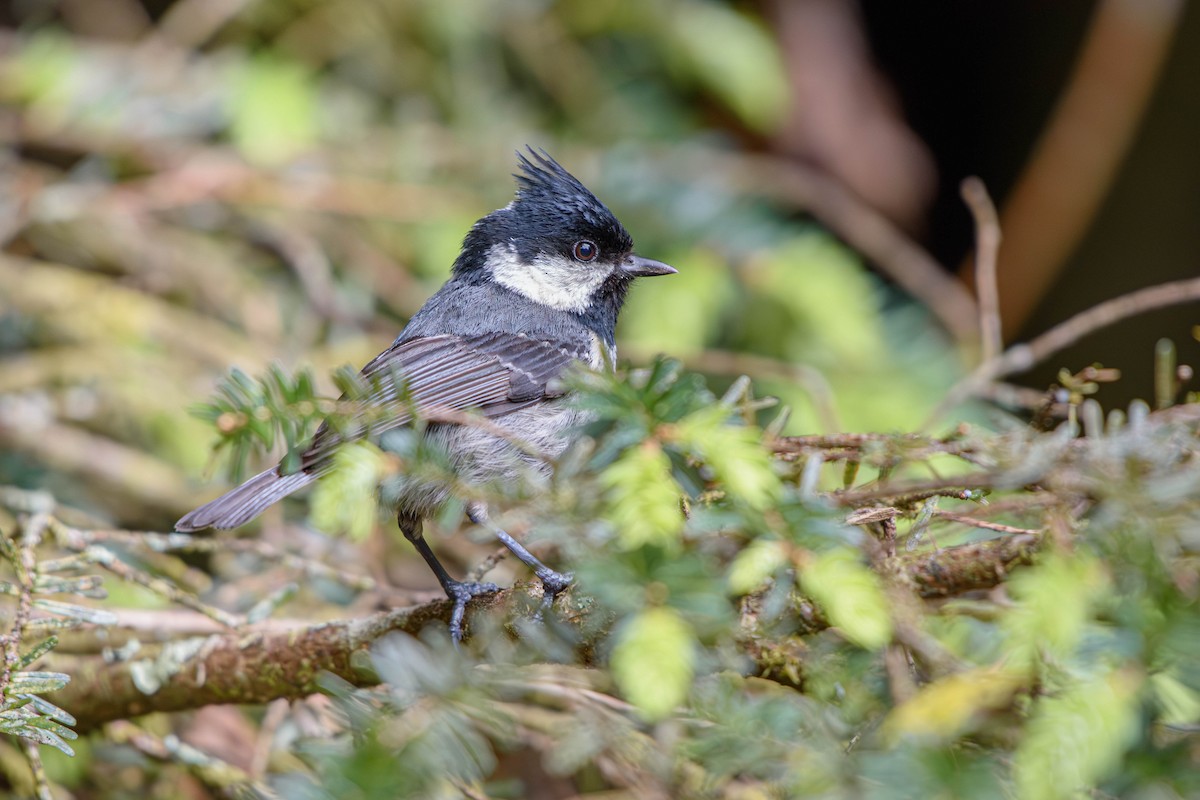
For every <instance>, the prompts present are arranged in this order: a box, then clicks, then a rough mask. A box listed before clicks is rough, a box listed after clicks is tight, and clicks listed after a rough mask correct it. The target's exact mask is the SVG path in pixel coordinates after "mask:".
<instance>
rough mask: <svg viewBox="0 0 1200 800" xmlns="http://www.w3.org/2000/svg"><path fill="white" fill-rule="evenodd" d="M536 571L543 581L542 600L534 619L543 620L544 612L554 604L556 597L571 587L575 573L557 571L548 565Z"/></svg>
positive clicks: (539, 578)
mask: <svg viewBox="0 0 1200 800" xmlns="http://www.w3.org/2000/svg"><path fill="white" fill-rule="evenodd" d="M534 573H535V574H536V575H537V576H538V580H540V581H541V582H542V602H541V604H540V605H539V606H538V610H537V613H535V614H534V615H533V619H534V621H536V622H541V621H542V614H543V613H544V612H545V611H546V609H548V608H550V607H551V606H552V605H554V600H555V598H557V597H558V596H559V595H560V594H562V593H563V592H565V591H566V590H567V589H569V588H571V584H572V583H573V582H574V580H575V575H574V573H570V572H567V573H562V572H555V571H554V570H552V569H550V568H549V567H547V566H543V567H542V568H541V569H538V570H535V571H534Z"/></svg>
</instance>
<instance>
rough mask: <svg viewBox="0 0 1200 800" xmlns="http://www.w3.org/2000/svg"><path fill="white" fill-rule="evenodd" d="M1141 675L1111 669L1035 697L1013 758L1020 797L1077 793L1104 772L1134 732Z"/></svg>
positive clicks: (1031, 799)
mask: <svg viewBox="0 0 1200 800" xmlns="http://www.w3.org/2000/svg"><path fill="white" fill-rule="evenodd" d="M1140 686H1141V676H1139V675H1137V674H1136V673H1133V672H1126V671H1121V672H1113V673H1110V674H1109V675H1105V676H1101V677H1098V678H1093V679H1091V680H1087V681H1084V682H1081V683H1077V684H1075V685H1074V686H1072V687H1070V688H1068V689H1067V690H1066V691H1064V692H1063V693H1061V694H1059V695H1057V696H1055V697H1048V698H1045V699H1043V700H1041V701H1040V702H1039V703H1038V704H1037V706H1035V707H1034V710H1033V716H1032V718H1031V719H1030V720H1029V724H1028V725H1027V726H1026V732H1025V738H1024V739H1022V740H1021V744H1020V746H1018V748H1017V752H1016V754H1015V756H1014V757H1013V777H1014V778H1015V779H1016V784H1017V790H1018V796H1019V797H1021V798H1022V800H1057V798H1070V797H1078V796H1080V795H1079V793H1080V792H1081V791H1083V790H1086V789H1087V788H1089V787H1092V786H1094V785H1095V784H1096V783H1097V782H1098V781H1100V780H1103V779H1104V778H1105V777H1107V776H1108V775H1110V774H1111V773H1112V772H1113V770H1114V768H1115V767H1117V766H1118V765H1119V764H1120V758H1121V754H1122V753H1124V752H1125V748H1126V747H1128V746H1129V744H1130V743H1131V741H1132V740H1133V738H1134V737H1135V736H1136V735H1137V729H1138V719H1137V714H1138V703H1137V699H1138V698H1137V695H1138V689H1139V688H1140Z"/></svg>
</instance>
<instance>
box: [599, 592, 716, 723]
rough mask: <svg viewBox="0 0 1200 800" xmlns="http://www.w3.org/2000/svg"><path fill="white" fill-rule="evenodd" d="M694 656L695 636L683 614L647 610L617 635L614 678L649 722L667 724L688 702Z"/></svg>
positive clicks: (662, 610)
mask: <svg viewBox="0 0 1200 800" xmlns="http://www.w3.org/2000/svg"><path fill="white" fill-rule="evenodd" d="M695 650H696V635H695V632H694V631H693V630H692V628H691V626H690V625H688V624H687V622H686V621H684V619H683V617H682V616H680V614H679V612H678V611H676V610H674V609H672V608H665V607H658V608H649V609H646V610H645V611H643V612H641V613H640V614H637V615H636V616H634V617H633V618H632V619H629V620H628V621H627V622H626V623H625V624H624V626H623V627H622V629H621V630H620V632H619V633H618V634H617V644H616V647H614V648H613V654H612V660H611V666H612V673H613V678H614V679H615V680H616V682H617V685H618V686H619V687H620V688H621V692H622V693H623V694H624V695H625V697H626V698H627V699H628V700H629V702H631V703H633V704H634V705H635V706H637V707H638V709H639V710H640V711H641V712H642V714H643V715H644V716H645V717H646V718H647V719H651V720H657V719H662V718H663V717H665V716H667V715H668V714H670V713H671V711H672V710H673V709H674V708H675V707H676V706H678V705H679V704H680V703H682V702H683V701H684V699H685V698H686V697H687V694H688V690H689V689H690V688H691V685H692V675H693V673H694V669H695V656H696V652H695Z"/></svg>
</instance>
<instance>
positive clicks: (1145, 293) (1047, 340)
mask: <svg viewBox="0 0 1200 800" xmlns="http://www.w3.org/2000/svg"><path fill="white" fill-rule="evenodd" d="M1196 301H1200V278H1188V279H1185V280H1181V281H1171V282H1169V283H1160V284H1158V285H1157V286H1148V287H1146V288H1145V289H1139V290H1137V291H1136V292H1130V293H1129V294H1123V295H1121V296H1120V297H1114V298H1113V299H1111V300H1106V301H1104V302H1103V303H1100V304H1099V305H1095V306H1092V307H1091V308H1089V309H1087V310H1086V311H1081V312H1079V313H1078V314H1076V315H1075V316H1073V317H1071V318H1070V319H1067V320H1066V321H1064V322H1060V323H1059V324H1058V325H1055V326H1054V327H1053V328H1051V329H1050V330H1048V331H1046V332H1045V333H1043V334H1041V335H1040V336H1037V337H1035V338H1034V339H1032V340H1031V341H1029V342H1026V343H1024V344H1018V345H1014V346H1012V347H1010V348H1008V349H1007V350H1005V351H1004V352H1003V353H1001V354H1000V355H999V356H997V357H996V358H993V359H991V360H990V361H985V362H983V363H982V364H980V365H979V366H978V367H976V368H975V370H974V371H973V372H972V373H971V374H970V375H968V376H967V377H965V378H963V379H962V380H961V381H959V382H958V383H956V384H955V385H954V386H953V387H952V388H951V389H950V391H949V392H947V393H946V397H945V399H944V400H942V402H941V403H940V404H939V405H938V407H937V408H936V409H935V410H934V412H933V414H931V415H930V417H929V419H928V420H926V422H925V425H924V426H923V427H926V428H927V427H929V426H930V425H931V424H933V422H934V421H936V420H937V419H939V418H940V417H941V416H942V415H943V414H945V413H946V412H947V411H949V410H950V409H951V408H954V407H955V406H957V405H958V404H959V403H961V402H963V401H964V400H966V399H967V398H968V397H971V396H972V395H975V394H978V393H979V392H980V391H981V390H982V389H983V388H984V387H986V386H987V385H988V384H990V383H991V382H993V381H995V380H996V379H998V378H1003V377H1007V376H1009V375H1015V374H1017V373H1021V372H1025V371H1026V370H1028V369H1030V368H1032V367H1033V366H1035V365H1036V364H1039V363H1041V362H1042V361H1045V360H1046V359H1047V358H1049V357H1050V356H1052V355H1054V354H1055V353H1057V352H1059V351H1061V350H1063V349H1064V348H1066V347H1069V346H1070V345H1072V344H1074V343H1075V342H1077V341H1079V340H1080V339H1082V338H1083V337H1084V336H1087V335H1088V334H1089V333H1092V332H1093V331H1096V330H1099V329H1100V328H1103V327H1106V326H1108V325H1112V324H1113V323H1114V322H1119V321H1121V320H1123V319H1127V318H1129V317H1133V316H1136V315H1138V314H1144V313H1145V312H1147V311H1153V310H1154V309H1156V308H1166V307H1168V306H1176V305H1182V304H1184V303H1193V302H1196Z"/></svg>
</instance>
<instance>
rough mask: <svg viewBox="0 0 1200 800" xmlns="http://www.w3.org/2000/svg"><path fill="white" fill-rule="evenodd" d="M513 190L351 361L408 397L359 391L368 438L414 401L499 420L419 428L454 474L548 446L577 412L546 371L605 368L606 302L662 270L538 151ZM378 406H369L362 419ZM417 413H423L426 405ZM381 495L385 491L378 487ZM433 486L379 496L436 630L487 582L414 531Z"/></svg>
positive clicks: (525, 464) (496, 473) (282, 484)
mask: <svg viewBox="0 0 1200 800" xmlns="http://www.w3.org/2000/svg"><path fill="white" fill-rule="evenodd" d="M517 158H518V159H519V161H520V168H521V174H519V175H516V176H515V177H516V179H517V193H516V197H515V198H514V200H513V201H512V202H511V203H509V204H508V205H507V206H505V207H504V208H501V209H499V210H497V211H493V212H492V213H491V214H488V215H487V216H486V217H484V218H483V219H481V220H479V221H478V222H476V223H475V225H473V226H472V227H471V230H470V231H469V232H468V233H467V235H466V238H465V239H464V240H463V245H462V251H461V252H460V253H459V255H458V258H457V260H455V262H454V267H453V272H452V275H451V278H450V280H448V281H447V282H446V284H445V285H444V286H442V288H441V289H440V290H438V292H437V293H436V294H434V295H433V297H431V298H430V299H429V301H428V302H426V303H425V305H424V306H423V307H422V308H421V310H420V311H418V312H417V313H416V315H414V316H413V318H412V319H411V320H410V321H409V323H408V325H407V327H405V328H404V330H403V331H401V333H400V335H399V336H398V337H397V338H396V341H395V342H393V343H392V345H391V347H389V348H388V349H387V350H385V351H384V352H383V353H381V354H379V355H378V356H376V357H375V358H374V359H373V360H372V361H371V362H370V363H369V364H367V365H366V366H365V367H363V370H362V375H363V376H364V378H366V379H368V380H369V379H371V378H375V379H377V380H378V379H379V378H381V377H391V376H395V377H397V378H398V379H399V382H400V384H401V385H402V387H403V390H404V393H405V394H406V396H407V400H408V402H401V401H400V400H398V398H397V396H396V395H397V390H396V388H395V383H392V384H391V388H390V390H388V389H385V390H383V391H382V392H381V393H380V394H376V395H373V396H372V398H371V399H372V401H373V402H374V401H377V402H379V403H380V404H385V405H386V406H387V408H386V413H384V414H382V416H383V418H384V419H383V421H382V422H378V421H373V422H372V424H371V425H370V429H371V433H372V435H375V434H380V433H384V432H385V431H387V430H390V429H396V428H400V427H401V426H407V425H410V424H411V423H412V422H413V420H414V413H413V408H412V407H413V406H414V405H415V406H416V407H417V409H418V410H417V415H419V414H420V410H421V409H426V410H427V411H433V412H437V411H441V412H446V411H451V412H456V411H457V412H462V411H477V412H478V413H480V414H482V415H483V416H484V417H486V418H488V420H489V421H490V422H491V423H492V424H494V425H496V426H500V427H501V428H503V429H504V432H505V433H506V435H505V436H498V435H496V433H498V432H489V431H488V430H487V429H486V428H487V426H480V425H471V424H467V423H464V424H454V423H448V422H436V423H430V424H428V425H427V426H426V427H425V428H424V436H425V437H426V439H427V440H431V443H432V444H435V445H439V446H440V447H442V448H443V449H444V452H445V453H446V454H447V456H448V458H449V462H450V465H451V467H452V469H453V470H454V471H455V473H456V474H457V475H458V476H459V477H461V478H464V479H465V480H467V481H468V482H473V481H495V480H508V479H510V478H512V479H516V478H518V477H519V476H520V475H521V474H522V473H523V472H525V471H527V470H529V469H534V470H537V471H541V472H542V473H543V474H545V473H546V472H548V470H549V466H548V464H547V463H546V462H545V461H544V460H541V459H536V458H534V457H532V456H530V455H529V454H528V451H527V450H523V449H522V448H520V447H518V446H517V445H516V444H514V440H515V441H519V442H528V443H529V444H531V445H533V446H534V447H535V448H536V449H537V450H540V451H541V452H543V453H545V454H548V455H550V456H551V457H554V456H557V455H560V454H561V453H562V452H563V450H564V449H565V448H566V445H567V436H566V434H568V433H570V432H571V431H572V430H573V429H575V428H577V427H578V425H579V424H580V423H581V422H582V421H583V420H582V418H581V415H580V412H579V411H577V410H576V409H575V408H574V407H573V406H572V404H571V402H570V399H569V398H567V397H564V396H563V390H562V389H561V388H559V386H558V381H557V380H556V378H557V377H558V376H559V375H561V374H562V372H563V371H564V370H565V369H566V368H567V367H568V366H569V365H570V364H572V363H573V362H575V361H582V362H584V363H585V364H587V365H588V366H590V367H592V368H594V369H601V368H608V367H610V365H611V364H612V363H613V357H614V355H615V341H614V329H615V327H616V323H617V313H618V312H619V311H620V309H621V305H622V304H623V303H624V301H625V294H626V292H627V291H628V289H629V285H630V283H631V282H632V281H633V279H634V278H638V277H645V276H651V275H669V274H671V273H674V272H675V271H676V270H675V269H674V268H673V267H670V266H668V265H666V264H663V263H661V262H659V261H652V260H651V259H648V258H642V257H641V256H637V255H634V253H633V240H632V239H631V238H630V236H629V233H627V232H626V230H625V228H624V227H622V226H621V223H620V222H618V221H617V218H616V217H615V216H613V213H612V212H611V211H609V210H608V208H607V207H606V206H605V205H604V204H603V203H601V202H600V201H599V200H598V199H596V196H595V195H593V194H592V193H591V192H590V191H588V190H587V188H586V187H584V185H583V184H582V183H580V182H579V181H578V180H577V179H576V178H575V177H574V176H573V175H571V174H570V173H569V172H567V171H566V170H565V169H563V168H562V167H561V166H559V164H558V163H557V162H555V161H554V159H552V158H550V156H549V155H547V154H546V153H545V151H542V153H541V154H540V155H539V154H537V153H535V152H534V151H533V150H532V148H530V149H529V157H526V156H525V155H524V154H522V153H518V154H517ZM378 416H380V415H379V414H375V415H373V418H374V417H378ZM430 416H436V414H431V415H430ZM338 441H339V436H338V434H335V433H333V431H332V429H331V428H329V427H328V426H323V427H322V429H321V430H319V431H318V432H317V434H316V436H315V437H314V438H313V440H312V442H311V443H310V444H309V446H308V448H307V450H306V451H305V452H304V453H303V455H302V456H301V458H300V467H299V469H298V470H297V471H294V472H291V473H284V472H283V469H282V465H280V466H277V467H274V468H272V469H269V470H267V471H266V472H263V473H261V474H259V475H256V476H255V477H253V478H251V479H250V480H248V481H246V482H245V483H243V484H242V485H241V486H239V487H237V488H236V489H233V490H232V491H230V492H228V493H226V494H224V495H222V496H221V497H218V498H217V499H216V500H213V501H212V502H210V503H206V504H205V505H203V506H200V507H199V508H197V509H196V510H194V511H192V512H191V513H189V514H187V515H186V516H184V517H183V519H181V520H179V522H177V523H176V524H175V528H176V530H179V531H196V530H202V529H204V528H235V527H237V526H239V525H242V524H244V523H246V522H249V521H250V520H251V519H253V518H254V517H256V516H258V515H259V514H260V513H262V511H263V510H264V509H266V508H267V507H268V506H270V505H272V504H273V503H276V502H278V501H279V500H282V499H283V498H284V497H287V496H288V495H290V494H292V493H293V492H295V491H297V490H299V489H300V488H302V487H304V486H307V485H308V484H310V483H313V482H314V481H315V480H317V478H318V477H319V476H320V475H321V474H323V473H324V472H326V471H328V469H329V467H330V463H331V453H332V451H333V450H334V448H335V447H336V445H337V444H338ZM385 495H386V492H385ZM449 497H450V489H449V487H447V486H446V485H445V484H443V483H430V482H427V481H412V482H407V483H406V482H403V481H401V483H400V486H399V488H398V489H396V490H395V491H394V492H392V496H391V497H389V498H388V499H389V500H394V502H395V505H396V515H397V520H398V522H399V525H400V530H401V531H402V532H403V533H404V535H405V537H406V538H407V539H408V540H409V541H411V542H412V543H413V545H414V546H415V547H416V548H417V552H419V553H420V554H421V556H422V557H423V558H424V559H425V561H426V562H427V563H428V564H429V566H430V568H431V569H432V570H433V572H434V574H435V575H437V579H438V582H439V583H441V585H442V589H444V590H445V592H446V595H447V596H448V597H449V598H450V599H451V600H452V601H453V603H454V610H453V613H452V615H451V621H450V633H451V636H452V637H453V638H454V640H455V641H459V640H460V639H461V638H462V632H463V631H462V623H463V616H464V613H465V610H466V605H467V603H468V602H469V601H470V599H471V598H472V597H474V596H475V595H477V594H480V593H483V592H488V591H494V590H495V589H496V587H495V586H494V585H492V584H480V583H464V582H461V581H457V580H455V579H454V578H452V577H450V575H449V574H448V573H447V572H446V570H445V568H444V567H443V566H442V565H441V563H440V562H438V560H437V557H436V556H435V555H434V554H433V551H432V550H431V549H430V547H429V544H428V543H427V542H426V541H425V540H424V538H423V537H422V521H423V520H424V519H426V518H428V517H430V516H432V515H434V514H436V513H437V511H438V510H439V509H440V508H441V506H442V505H443V504H444V503H445V502H446V501H447V500H448V499H449ZM467 516H468V517H469V518H470V519H471V521H472V522H474V523H476V524H478V525H482V526H484V527H486V528H488V529H489V530H490V531H491V532H492V533H493V534H495V535H496V536H497V537H498V538H499V539H500V541H501V542H503V543H504V545H505V546H506V547H507V548H508V549H509V550H511V551H512V553H513V554H514V555H515V556H516V557H517V558H519V559H520V560H521V561H522V562H524V563H525V564H526V565H527V566H529V567H530V568H531V569H533V571H534V573H535V574H536V575H537V576H538V578H539V579H540V580H541V582H542V586H543V588H544V596H545V598H547V600H553V598H554V596H556V595H557V594H558V593H559V592H561V591H563V590H564V589H565V588H567V586H569V585H570V581H571V577H570V575H564V574H561V573H559V572H555V571H554V570H552V569H550V568H549V567H547V566H546V565H544V564H542V563H541V562H540V561H538V559H537V558H535V557H534V556H533V555H532V554H531V553H530V552H529V551H528V550H526V549H525V548H524V547H522V546H521V544H520V543H519V542H517V541H516V540H515V539H513V538H512V537H511V536H509V535H508V534H507V533H505V532H504V531H502V530H501V529H500V528H499V527H497V526H496V525H495V524H494V523H492V522H491V520H490V519H489V517H488V510H487V506H486V505H485V504H484V503H481V502H472V503H468V504H467Z"/></svg>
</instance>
